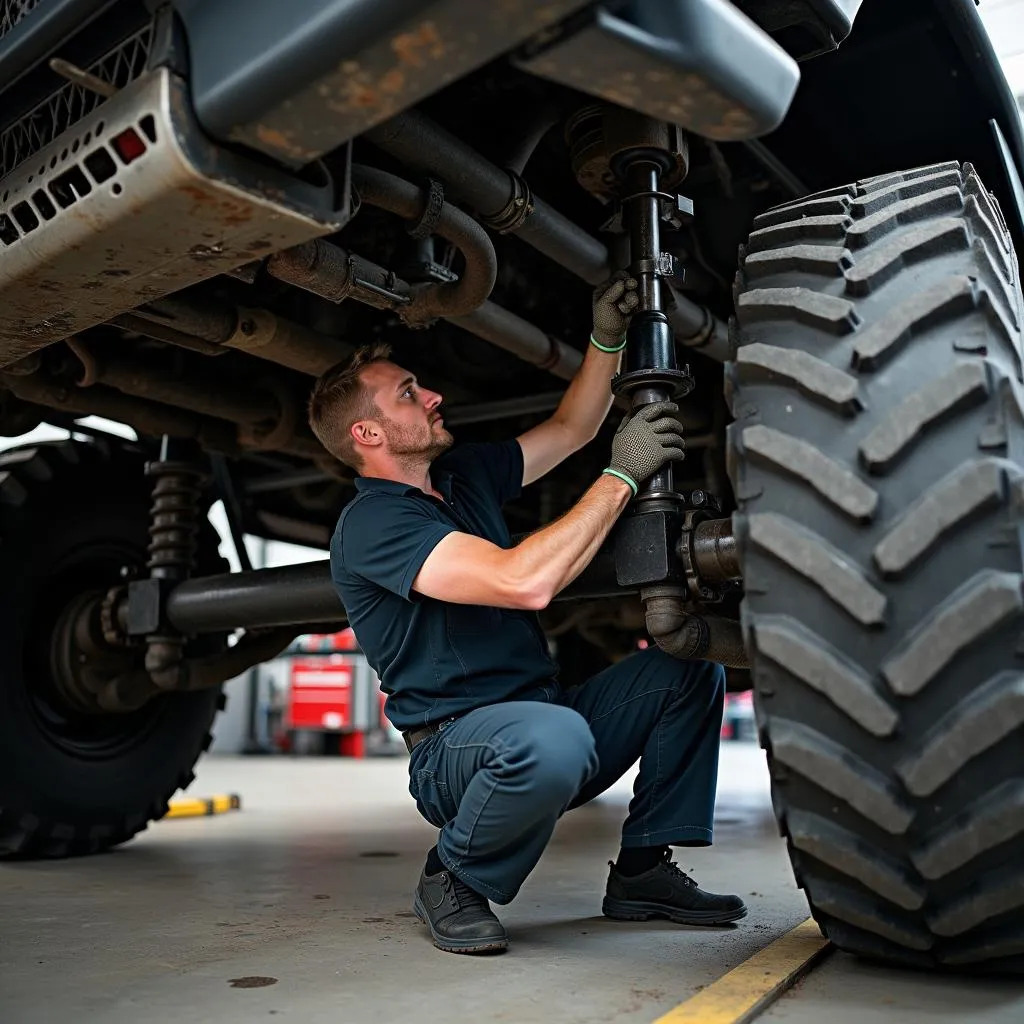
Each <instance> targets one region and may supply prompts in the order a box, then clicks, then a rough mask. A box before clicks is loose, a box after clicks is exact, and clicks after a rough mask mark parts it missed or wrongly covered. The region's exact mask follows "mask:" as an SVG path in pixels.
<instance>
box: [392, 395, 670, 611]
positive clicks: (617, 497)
mask: <svg viewBox="0 0 1024 1024" xmlns="http://www.w3.org/2000/svg"><path fill="white" fill-rule="evenodd" d="M676 411H677V406H675V405H674V404H672V403H670V402H660V403H657V404H655V405H649V406H645V407H643V408H642V409H639V410H638V411H637V412H635V413H633V414H631V415H629V416H626V417H625V418H624V419H623V421H622V424H621V426H620V427H619V429H618V431H617V432H616V434H615V440H614V441H613V443H612V459H611V463H610V464H609V466H608V468H607V469H606V470H605V471H604V473H602V474H601V477H600V479H598V480H596V481H595V482H594V483H593V484H592V485H591V487H590V489H589V490H588V491H587V492H586V493H585V494H584V495H583V497H582V498H581V499H580V500H579V501H578V502H577V503H576V504H575V505H574V506H573V507H572V508H571V509H570V510H569V511H568V512H567V513H566V514H565V515H564V516H562V517H561V518H560V519H557V520H555V522H553V523H551V524H550V525H549V526H545V527H544V528H543V529H542V530H538V531H537V532H536V533H533V534H531V535H530V536H529V537H527V538H526V539H525V540H524V541H522V543H520V544H518V545H516V546H515V547H514V548H510V549H507V550H506V549H505V548H500V547H498V546H497V545H496V544H492V543H491V542H490V541H486V540H483V539H481V538H479V537H473V536H470V535H469V534H465V533H449V534H448V535H447V536H446V537H443V538H442V539H441V540H440V541H438V543H437V544H436V545H435V547H434V549H433V550H432V551H431V553H430V555H429V556H428V557H427V559H426V561H425V562H424V563H423V565H422V566H421V567H420V571H419V572H418V573H417V575H416V578H415V579H414V580H413V584H412V588H413V590H415V591H418V592H419V593H421V594H425V595H426V596H427V597H433V598H436V599H438V600H440V601H449V602H451V603H454V604H481V605H489V606H491V607H496V608H523V609H533V610H538V609H541V608H545V607H547V605H548V604H549V603H550V602H551V600H552V599H553V598H554V597H555V595H556V594H558V593H559V592H560V591H561V590H563V589H564V588H565V587H567V586H568V585H569V584H570V583H571V582H572V581H573V580H574V579H575V578H576V577H577V576H578V575H579V574H580V573H581V572H582V571H583V570H584V569H585V568H586V566H587V565H588V564H589V562H590V561H591V560H592V559H593V557H594V556H595V555H596V554H597V552H598V549H599V548H600V547H601V544H602V543H603V542H604V539H605V538H606V537H607V536H608V533H609V531H610V530H611V528H612V526H613V525H614V523H615V521H616V519H617V518H618V517H619V515H620V514H621V512H622V510H623V509H624V508H625V507H626V505H627V504H628V503H629V499H630V498H631V497H632V496H633V495H634V494H635V493H636V491H637V488H638V486H639V484H640V483H642V482H643V481H644V480H646V479H647V478H648V477H649V476H651V474H653V473H656V472H657V471H658V470H659V469H661V467H662V466H664V465H665V464H666V463H668V462H670V461H673V460H677V459H682V458H683V454H684V446H683V438H682V436H681V430H680V428H679V424H678V422H677V421H676V420H675V419H673V418H672V416H671V413H674V412H676Z"/></svg>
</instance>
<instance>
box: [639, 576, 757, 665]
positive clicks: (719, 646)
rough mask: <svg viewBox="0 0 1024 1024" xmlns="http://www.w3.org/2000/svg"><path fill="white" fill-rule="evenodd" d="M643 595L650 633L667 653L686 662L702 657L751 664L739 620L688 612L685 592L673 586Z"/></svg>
mask: <svg viewBox="0 0 1024 1024" xmlns="http://www.w3.org/2000/svg"><path fill="white" fill-rule="evenodd" d="M641 597H642V599H643V602H644V617H645V621H646V625H647V632H648V633H650V635H651V637H652V639H653V640H654V642H655V643H656V644H657V645H658V647H659V648H660V649H661V650H663V651H664V652H665V653H666V654H671V655H672V656H673V657H675V658H680V659H682V660H684V661H692V660H695V659H698V658H699V659H701V660H704V661H712V662H715V663H717V664H719V665H725V666H727V667H728V668H748V667H749V665H750V660H749V658H748V657H747V650H746V645H745V644H744V643H743V632H742V628H741V626H740V624H739V623H738V622H735V621H733V620H732V619H722V618H716V617H713V616H708V617H706V616H703V615H693V614H691V613H690V612H687V611H686V609H685V607H684V600H685V595H684V594H682V593H681V592H678V591H675V590H673V588H671V587H651V588H649V589H645V590H644V591H643V592H642V594H641Z"/></svg>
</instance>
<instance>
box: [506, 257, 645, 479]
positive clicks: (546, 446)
mask: <svg viewBox="0 0 1024 1024" xmlns="http://www.w3.org/2000/svg"><path fill="white" fill-rule="evenodd" d="M637 301H638V300H637V293H636V281H634V280H633V279H631V278H630V277H629V275H628V274H626V273H625V272H624V271H620V272H619V273H617V274H615V275H614V276H613V277H612V278H611V279H610V280H608V281H607V282H606V283H605V284H604V285H602V286H601V287H599V288H597V289H596V290H595V292H594V325H593V331H592V333H591V335H590V343H589V344H588V345H587V352H586V355H585V356H584V358H583V363H582V365H581V366H580V368H579V370H577V371H576V375H575V376H574V377H573V379H572V381H571V382H570V383H569V387H568V388H567V389H566V392H565V394H564V395H563V396H562V401H561V402H560V403H559V405H558V408H557V409H556V410H555V411H554V413H553V414H552V415H551V416H550V417H549V418H548V419H546V420H545V421H544V422H543V423H539V424H538V425H537V426H536V427H533V428H532V429H531V430H528V431H526V433H524V434H521V435H520V436H519V437H518V438H517V440H518V441H519V446H520V448H522V450H523V486H524V487H525V486H526V485H527V484H531V483H533V482H534V481H535V480H538V479H540V477H542V476H544V475H545V474H546V473H549V472H550V471H551V470H552V469H554V468H555V466H557V465H558V464H559V463H560V462H562V461H564V460H565V459H566V458H568V457H569V456H570V455H572V453H573V452H576V451H579V449H580V448H582V447H583V446H584V445H585V444H587V442H589V441H592V440H593V439H594V437H595V436H596V434H597V432H598V430H600V429H601V424H602V423H604V421H605V417H606V416H607V415H608V410H609V409H610V408H611V404H612V392H611V386H610V384H611V379H612V377H614V376H615V374H616V373H617V372H618V369H619V362H620V359H621V353H622V350H623V348H625V345H626V330H627V329H628V327H629V321H630V318H631V316H632V314H633V310H634V309H635V308H636V305H637Z"/></svg>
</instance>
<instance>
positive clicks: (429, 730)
mask: <svg viewBox="0 0 1024 1024" xmlns="http://www.w3.org/2000/svg"><path fill="white" fill-rule="evenodd" d="M458 717H459V716H458V715H452V716H451V717H450V718H442V719H441V720H440V721H439V722H431V723H430V724H429V725H424V726H422V727H421V728H419V729H406V730H404V731H403V732H402V739H404V740H405V746H406V749H407V750H408V751H409V753H410V754H411V753H412V751H413V748H414V747H418V746H419V745H420V744H421V743H422V742H423V741H424V740H429V739H430V737H431V736H436V735H437V734H438V733H439V732H440V731H441V730H442V729H443V728H444V727H445V726H446V725H448V724H450V723H451V722H454V721H455V719H456V718H458Z"/></svg>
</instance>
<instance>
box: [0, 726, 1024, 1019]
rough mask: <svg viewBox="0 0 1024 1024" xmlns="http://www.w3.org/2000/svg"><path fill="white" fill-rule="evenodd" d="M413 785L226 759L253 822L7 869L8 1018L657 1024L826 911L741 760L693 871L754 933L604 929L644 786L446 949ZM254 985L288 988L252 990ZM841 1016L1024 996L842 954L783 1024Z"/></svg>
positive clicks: (376, 765)
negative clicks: (791, 858)
mask: <svg viewBox="0 0 1024 1024" xmlns="http://www.w3.org/2000/svg"><path fill="white" fill-rule="evenodd" d="M405 769H406V765H405V760H404V758H395V759H381V760H368V761H340V760H298V759H297V760H291V759H283V758H276V759H241V758H208V759H207V760H206V761H204V762H203V763H202V765H201V768H200V771H199V776H198V779H197V781H196V782H195V783H194V784H193V786H192V787H191V792H192V793H194V794H196V795H202V794H208V793H214V792H238V793H240V794H241V795H242V798H243V810H242V811H241V812H238V813H234V814H230V815H225V816H219V817H214V818H205V819H180V820H169V821H165V822H162V823H160V824H158V825H156V826H155V827H153V828H151V829H150V831H149V832H148V833H146V834H145V835H143V836H142V837H141V838H140V839H138V840H136V841H135V842H133V843H130V844H128V845H127V846H126V847H124V848H123V849H121V850H119V851H116V852H114V853H112V854H109V855H107V856H102V857H93V858H87V859H83V860H77V861H69V862H63V863H33V864H18V865H7V866H5V867H3V868H2V869H0V1021H2V1022H3V1024H38V1022H49V1021H57V1020H65V1019H68V1018H71V1017H73V1018H74V1019H75V1020H76V1021H80V1022H91V1021H96V1022H103V1024H121V1022H129V1021H131V1022H136V1021H139V1020H146V1021H150V1022H154V1024H171V1022H178V1021H181V1022H185V1021H187V1022H189V1024H193V1022H204V1024H205V1022H214V1021H216V1022H225V1024H234V1022H239V1024H240V1022H243V1021H244V1022H246V1024H249V1022H251V1021H252V1020H254V1019H261V1018H266V1017H269V1016H279V1017H281V1018H289V1019H292V1020H298V1021H303V1022H309V1024H317V1022H321V1021H324V1022H326V1021H330V1022H331V1024H335V1022H337V1021H338V1020H345V1021H349V1022H362V1021H374V1022H375V1024H388V1022H392V1021H396V1022H397V1021H405V1020H407V1019H409V1018H415V1019H416V1020H417V1022H419V1024H433V1022H445V1024H458V1022H460V1021H473V1022H474V1024H475V1022H477V1021H480V1020H487V1021H507V1022H511V1024H532V1022H540V1021H559V1022H579V1024H583V1022H592V1021H615V1022H621V1024H627V1022H636V1024H648V1022H650V1021H653V1020H654V1019H655V1018H657V1017H658V1016H660V1015H661V1014H663V1013H665V1012H666V1011H667V1010H669V1009H670V1008H671V1007H673V1006H674V1005H676V1004H677V1003H678V1002H680V1001H681V1000H683V999H685V998H687V997H688V996H689V995H692V994H694V993H695V992H696V991H698V990H699V989H700V988H701V987H703V986H705V985H707V984H709V983H711V982H713V981H715V980H716V979H717V978H718V977H720V976H721V975H722V974H724V973H725V972H726V971H727V970H729V969H730V968H732V967H734V966H735V965H737V964H738V963H740V962H741V961H743V960H745V959H746V958H747V957H749V956H751V955H752V954H753V953H755V952H756V951H757V950H758V949H760V948H762V947H763V946H765V945H767V944H768V943H769V942H770V941H772V940H773V939H774V938H776V937H777V936H778V935H781V934H782V933H783V932H785V931H787V930H788V929H789V928H791V927H793V926H794V925H796V924H797V923H799V922H800V921H801V920H803V919H804V918H805V917H806V916H807V907H806V904H805V902H804V900H803V897H802V895H801V894H800V893H799V891H798V890H797V889H796V888H795V886H794V885H793V881H792V876H791V874H790V870H789V865H788V862H787V860H786V856H785V852H784V849H783V847H782V844H781V841H780V840H779V839H778V836H777V834H776V830H775V823H774V819H773V818H772V815H771V809H770V803H769V800H768V788H767V777H766V772H765V768H764V761H763V755H762V754H761V752H760V751H759V750H757V749H756V748H755V747H753V746H751V745H747V744H734V743H727V744H725V745H724V746H723V757H722V775H721V785H720V790H719V799H718V810H717V819H718V821H717V826H716V831H717V836H716V838H717V844H716V846H715V847H713V848H711V849H708V850H696V851H692V852H686V851H680V852H679V855H678V859H679V860H680V862H681V863H682V865H683V867H685V868H688V869H692V870H693V872H694V874H695V877H696V878H697V879H698V880H699V881H700V883H701V884H702V885H703V886H705V887H706V888H711V889H716V890H717V891H725V892H733V891H735V892H740V893H741V894H742V895H743V897H744V899H745V900H746V902H747V904H748V906H749V908H750V914H749V916H748V917H747V918H746V919H745V920H744V921H742V922H740V923H739V924H738V925H734V926H727V927H724V928H719V929H714V930H707V929H701V930H698V929H685V928H676V927H673V926H671V925H668V924H662V923H645V924H621V923H616V922H611V921H607V920H605V919H603V918H602V917H600V900H601V894H602V892H603V887H604V880H605V875H606V871H607V866H606V862H607V860H608V859H609V858H610V857H613V856H614V855H615V851H616V849H617V843H616V839H617V834H618V826H619V823H620V822H621V820H622V817H623V816H624V814H625V805H626V803H627V802H628V799H629V785H630V781H631V780H624V782H623V783H621V784H620V785H619V786H618V787H616V788H615V789H614V790H613V791H611V792H609V793H608V794H606V795H605V796H604V797H603V798H602V799H601V800H600V801H597V802H595V803H594V804H592V805H590V806H588V807H586V808H582V809H580V810H577V811H574V812H572V813H571V814H570V815H568V816H567V817H566V818H565V819H563V821H562V822H561V824H560V825H559V828H558V830H557V833H556V836H555V839H554V841H553V843H552V845H551V847H550V848H549V850H548V851H547V853H546V854H545V857H544V859H543V861H542V862H541V864H540V866H539V867H538V869H537V871H536V872H535V873H534V874H533V875H532V876H531V878H530V880H529V881H528V883H527V885H526V887H525V888H524V890H523V892H522V893H521V895H520V896H519V898H518V899H517V900H516V901H515V902H514V903H513V904H512V905H511V906H509V907H506V908H503V909H502V910H501V911H500V913H501V916H502V919H503V920H504V921H505V923H506V926H507V927H508V929H509V931H510V934H511V938H512V943H513V945H512V949H511V951H510V952H509V953H507V954H506V955H504V956H501V957H495V958H486V959H479V958H467V957H455V956H451V955H448V954H443V953H440V952H438V951H437V950H435V949H434V948H433V946H431V944H430V942H429V939H428V938H427V935H426V932H425V929H424V928H423V926H422V925H420V923H419V922H418V921H417V920H416V919H415V918H414V917H413V916H412V914H411V909H410V901H411V890H412V887H413V885H414V884H415V881H416V878H417V876H418V873H419V870H420V866H421V863H422V858H423V855H424V852H425V851H426V849H427V848H428V847H429V846H430V844H431V842H432V837H433V832H432V830H431V828H430V827H429V826H428V825H427V824H426V823H425V822H423V821H422V820H420V818H419V817H418V815H417V814H416V811H415V808H414V807H413V805H412V802H411V800H410V798H409V797H408V795H407V792H406V789H405V786H406V776H405ZM247 978H262V979H273V980H272V983H265V984H264V985H263V986H261V987H239V986H237V985H235V986H233V985H232V981H233V980H236V979H247ZM837 994H838V996H837ZM826 1015H827V1016H828V1017H829V1018H831V1019H832V1020H835V1021H836V1022H837V1024H838V1022H839V1021H840V1020H842V1021H847V1020H849V1021H857V1022H860V1021H865V1022H869V1021H870V1022H873V1021H876V1020H877V1021H887V1022H893V1024H895V1022H899V1024H916V1022H917V1021H921V1022H923V1021H925V1020H926V1019H927V1020H928V1021H934V1020H935V1019H941V1020H965V1021H984V1022H986V1024H1004V1022H1006V1024H1009V1022H1011V1021H1013V1022H1017V1024H1019V1022H1020V1021H1021V1020H1022V1019H1024V985H1016V984H1008V985H1005V986H994V987H993V986H990V985H985V986H984V987H979V986H978V985H972V984H969V983H963V982H953V981H944V982H942V984H941V985H939V986H936V985H935V984H934V983H929V984H928V985H927V986H926V985H925V983H924V980H923V979H922V978H920V977H916V976H907V975H902V974H899V973H897V972H885V971H882V972H879V971H877V970H876V971H872V970H870V969H868V968H865V967H863V966H860V965H858V964H856V963H854V962H853V961H850V960H848V959H847V958H844V957H836V956H833V957H832V958H831V959H830V960H829V961H828V962H827V963H826V965H825V966H823V967H821V968H819V969H818V971H816V972H815V973H814V974H813V975H811V977H809V978H808V979H807V980H806V981H804V982H803V983H802V984H801V986H799V988H798V990H797V991H796V992H795V993H794V994H793V995H791V996H789V997H787V998H786V999H784V1001H783V1002H782V1003H780V1004H779V1005H778V1006H777V1007H776V1008H774V1009H773V1010H771V1011H770V1015H769V1016H768V1017H766V1018H764V1019H765V1020H770V1019H774V1020H778V1021H792V1022H804V1021H812V1020H814V1021H817V1020H821V1019H823V1018H825V1017H826Z"/></svg>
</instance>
